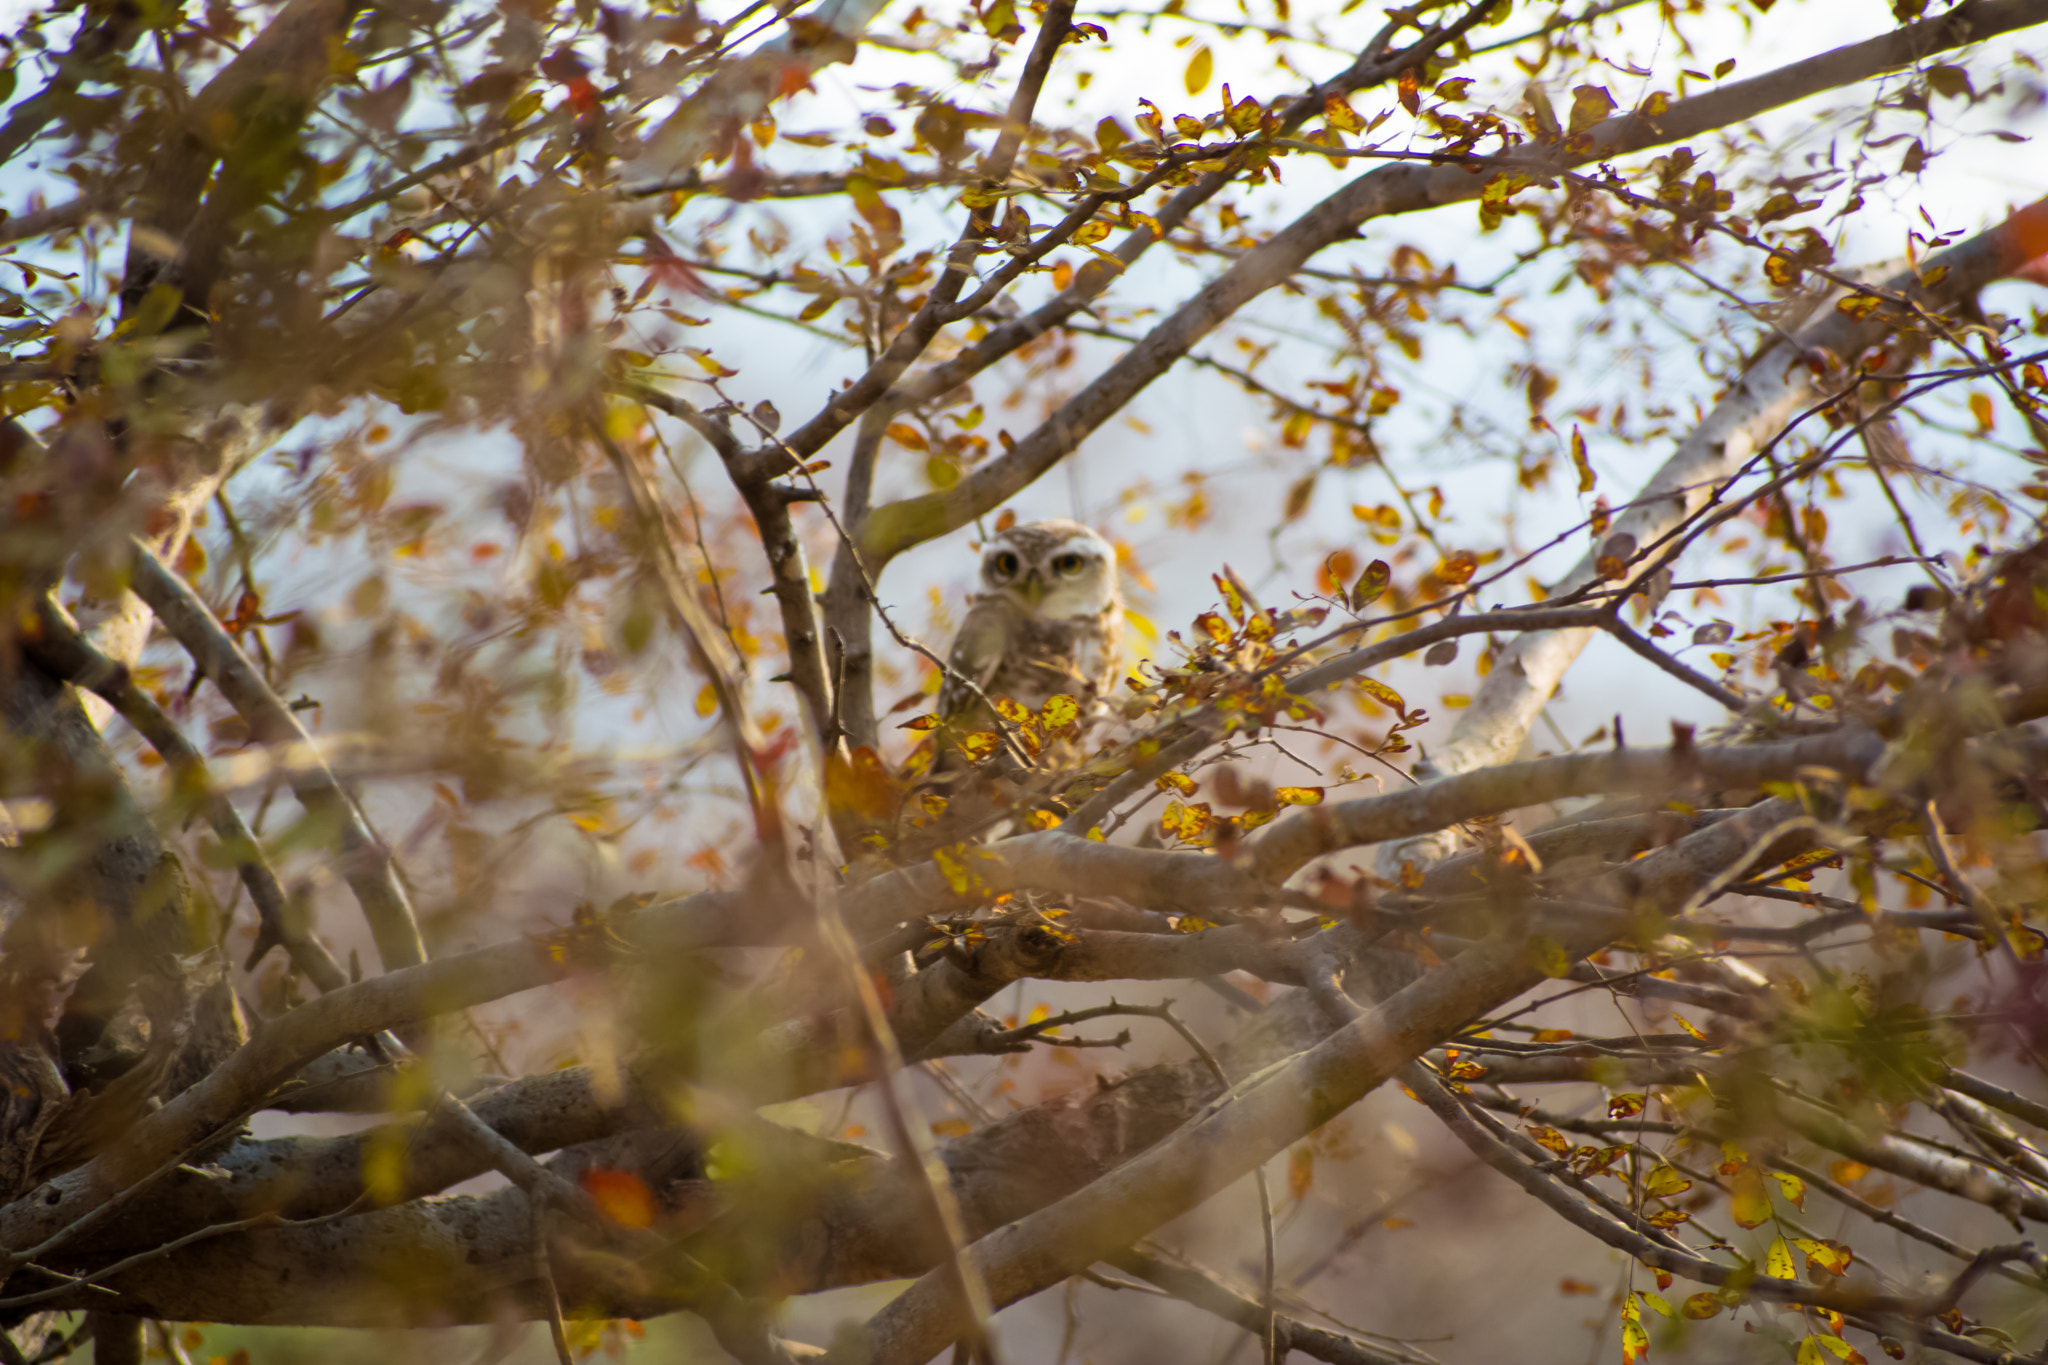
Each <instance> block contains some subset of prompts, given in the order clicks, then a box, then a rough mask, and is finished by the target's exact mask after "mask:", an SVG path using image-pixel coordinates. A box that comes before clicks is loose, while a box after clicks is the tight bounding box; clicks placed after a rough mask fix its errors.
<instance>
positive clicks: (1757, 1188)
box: [1728, 1161, 1791, 1275]
mask: <svg viewBox="0 0 2048 1365" xmlns="http://www.w3.org/2000/svg"><path fill="white" fill-rule="evenodd" d="M1728 1215H1729V1217H1731V1218H1733V1219H1734V1220H1735V1222H1736V1225H1737V1226H1739V1227H1745V1228H1755V1227H1762V1226H1763V1225H1764V1224H1765V1223H1768V1222H1770V1221H1771V1196H1770V1195H1769V1194H1767V1193H1766V1192H1765V1191H1764V1178H1763V1176H1762V1174H1761V1173H1760V1172H1758V1170H1757V1168H1756V1167H1754V1166H1752V1165H1750V1164H1749V1163H1748V1162H1747V1161H1745V1162H1742V1163H1741V1164H1739V1165H1737V1166H1736V1168H1735V1169H1734V1170H1733V1171H1730V1172H1729V1173H1728ZM1786 1256H1787V1258H1788V1263H1789V1258H1790V1256H1791V1253H1790V1252H1787V1253H1786ZM1771 1273H1772V1274H1774V1275H1775V1274H1777V1272H1776V1271H1772V1272H1771ZM1790 1273H1791V1272H1790V1271H1789V1270H1788V1271H1787V1272H1786V1274H1788V1275H1789V1274H1790Z"/></svg>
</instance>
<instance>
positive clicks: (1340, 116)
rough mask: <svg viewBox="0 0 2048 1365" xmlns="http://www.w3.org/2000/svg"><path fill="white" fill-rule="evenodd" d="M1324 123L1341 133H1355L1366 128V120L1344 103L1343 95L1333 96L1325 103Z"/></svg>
mask: <svg viewBox="0 0 2048 1365" xmlns="http://www.w3.org/2000/svg"><path fill="white" fill-rule="evenodd" d="M1323 121H1324V122H1325V123H1327V124H1329V125H1330V127H1332V128H1335V129H1337V130H1338V131H1340V132H1345V133H1355V132H1358V131H1359V130H1360V129H1362V128H1364V127H1365V120H1364V119H1362V118H1360V117H1359V116H1358V111H1357V110H1356V109H1353V108H1352V107H1351V106H1350V105H1349V104H1346V103H1345V102H1344V97H1343V96H1342V95H1331V96H1330V97H1329V98H1328V99H1326V100H1324V101H1323Z"/></svg>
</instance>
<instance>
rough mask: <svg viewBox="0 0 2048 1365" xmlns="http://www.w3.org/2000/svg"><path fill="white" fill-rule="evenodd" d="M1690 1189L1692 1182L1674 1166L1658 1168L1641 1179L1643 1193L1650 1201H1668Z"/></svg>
mask: <svg viewBox="0 0 2048 1365" xmlns="http://www.w3.org/2000/svg"><path fill="white" fill-rule="evenodd" d="M1691 1188H1692V1181H1690V1180H1688V1179H1686V1178H1685V1176H1684V1175H1682V1174H1680V1173H1679V1171H1678V1168H1677V1167H1675V1166H1659V1167H1657V1168H1656V1169H1655V1170H1653V1171H1651V1172H1650V1173H1649V1174H1648V1175H1646V1176H1644V1177H1643V1193H1644V1194H1647V1195H1649V1196H1650V1197H1651V1198H1652V1199H1670V1198H1672V1197H1674V1196H1676V1195H1681V1194H1684V1193H1685V1192H1686V1191H1687V1190H1689V1189H1691Z"/></svg>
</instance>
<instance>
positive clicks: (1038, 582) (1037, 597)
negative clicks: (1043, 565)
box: [1017, 569, 1045, 610]
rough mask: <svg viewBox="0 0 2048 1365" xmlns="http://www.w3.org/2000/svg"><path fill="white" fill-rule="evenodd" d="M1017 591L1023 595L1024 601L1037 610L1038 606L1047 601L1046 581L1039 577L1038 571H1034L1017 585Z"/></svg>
mask: <svg viewBox="0 0 2048 1365" xmlns="http://www.w3.org/2000/svg"><path fill="white" fill-rule="evenodd" d="M1017 591H1018V592H1021V593H1023V594H1024V600H1025V601H1027V602H1029V603H1030V604H1031V606H1032V609H1033V610H1036V609H1037V608H1038V605H1039V604H1040V603H1042V602H1043V601H1045V580H1044V579H1042V578H1040V577H1039V576H1038V570H1036V569H1033V570H1032V571H1031V572H1030V573H1028V574H1025V575H1024V577H1023V580H1022V581H1020V582H1019V583H1018V584H1017Z"/></svg>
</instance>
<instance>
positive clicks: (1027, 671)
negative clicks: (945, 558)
mask: <svg viewBox="0 0 2048 1365" xmlns="http://www.w3.org/2000/svg"><path fill="white" fill-rule="evenodd" d="M1123 624H1124V606H1123V599H1122V598H1121V597H1119V596H1118V594H1117V586H1116V551H1115V550H1114V549H1112V548H1111V547H1110V544H1109V542H1108V541H1106V540H1104V539H1103V538H1102V537H1101V536H1098V535H1096V534H1095V532H1093V531H1091V530H1089V529H1088V528H1087V527H1085V526H1083V525H1081V524H1080V523H1079V522H1073V521H1034V522H1028V523H1025V524H1024V525H1021V526H1012V527H1011V528H1010V529H1009V530H1007V531H1003V532H1000V533H999V534H997V535H996V537H995V538H994V539H992V540H990V541H989V543H988V544H987V545H985V546H983V547H982V551H981V575H980V591H979V592H978V593H976V594H975V597H974V599H973V603H972V605H971V606H969V608H968V610H967V619H966V620H965V621H964V622H962V623H961V626H960V633H959V635H957V636H956V637H954V640H953V652H952V655H951V656H950V657H949V658H948V659H947V661H946V662H947V669H948V672H947V676H946V678H945V680H944V682H943V683H941V684H940V687H939V708H938V709H939V715H940V717H941V718H943V719H944V720H945V721H946V722H947V724H946V731H947V732H950V733H952V734H959V733H964V732H966V731H969V730H977V729H984V728H987V727H988V726H989V725H990V723H991V722H990V718H989V714H988V708H987V707H986V706H985V705H984V704H983V703H982V701H981V698H980V697H977V696H976V695H975V694H974V691H973V689H972V688H969V687H968V686H967V685H966V683H965V682H963V681H962V679H971V680H972V681H973V683H974V684H975V686H976V687H979V688H980V689H981V691H982V692H983V693H984V694H985V695H987V696H988V697H990V698H996V697H1007V698H1008V699H1010V700H1011V701H1013V702H1016V703H1017V704H1018V705H1019V706H1025V707H1029V708H1031V709H1032V710H1037V709H1038V708H1039V707H1041V706H1043V705H1045V703H1046V700H1047V699H1048V698H1050V697H1055V696H1059V695H1061V694H1063V693H1064V694H1065V695H1067V696H1070V697H1073V698H1075V699H1076V700H1077V701H1079V702H1081V704H1082V706H1083V707H1084V708H1089V707H1090V706H1091V704H1092V703H1094V702H1095V701H1097V700H1098V699H1099V698H1101V697H1104V696H1106V695H1107V694H1108V692H1109V689H1110V687H1111V685H1112V684H1113V683H1114V682H1115V681H1116V669H1117V648H1118V645H1119V643H1120V642H1121V640H1122V638H1123ZM941 747H942V749H943V748H944V747H945V746H944V745H943V743H942V746H941ZM942 756H943V755H942Z"/></svg>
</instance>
